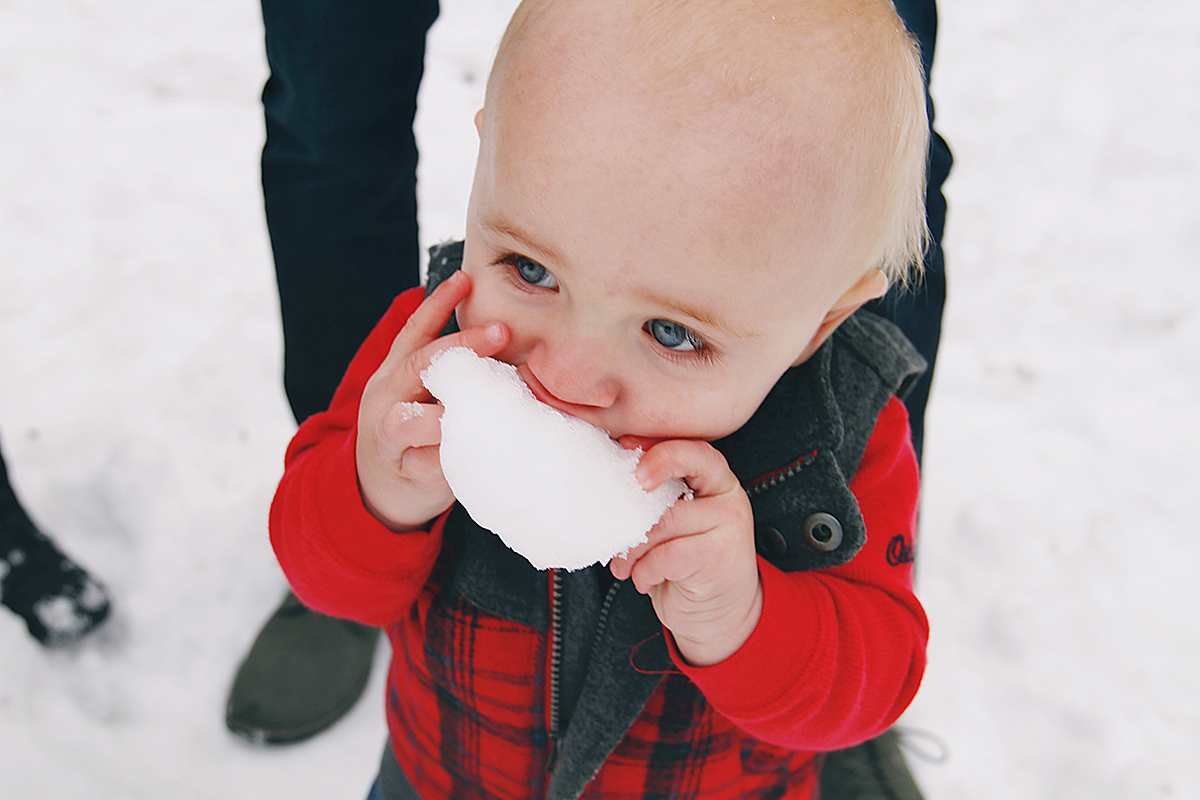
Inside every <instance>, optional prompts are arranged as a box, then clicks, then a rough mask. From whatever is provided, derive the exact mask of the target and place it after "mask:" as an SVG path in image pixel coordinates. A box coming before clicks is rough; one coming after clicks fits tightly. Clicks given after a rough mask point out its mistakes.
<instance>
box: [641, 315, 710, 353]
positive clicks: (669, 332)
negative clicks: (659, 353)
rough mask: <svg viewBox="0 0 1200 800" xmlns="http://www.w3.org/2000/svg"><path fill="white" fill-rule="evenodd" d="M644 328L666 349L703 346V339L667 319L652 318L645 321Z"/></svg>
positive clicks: (699, 348) (695, 348) (690, 348)
mask: <svg viewBox="0 0 1200 800" xmlns="http://www.w3.org/2000/svg"><path fill="white" fill-rule="evenodd" d="M645 330H646V333H648V334H650V335H651V336H653V337H654V341H656V342H658V343H659V344H660V345H662V346H663V347H665V348H667V349H668V350H678V351H687V350H703V349H704V347H705V345H704V340H703V339H701V338H700V337H699V336H697V335H696V334H694V333H692V332H691V331H689V330H688V329H687V328H685V327H683V326H682V325H680V324H679V323H677V322H671V321H670V320H669V319H652V320H650V321H649V322H647V323H646V326H645Z"/></svg>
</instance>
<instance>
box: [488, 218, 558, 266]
mask: <svg viewBox="0 0 1200 800" xmlns="http://www.w3.org/2000/svg"><path fill="white" fill-rule="evenodd" d="M480 224H481V226H482V227H483V228H485V229H487V230H489V231H491V232H493V233H497V234H499V235H501V236H503V237H505V238H506V239H511V240H512V241H513V242H515V243H516V244H518V245H520V247H521V249H523V250H526V251H528V252H529V254H530V255H533V256H537V257H538V258H540V259H543V260H546V261H549V262H550V263H552V264H554V263H559V264H561V263H562V257H561V256H559V254H558V253H557V252H556V251H555V250H554V249H552V248H550V247H546V246H544V245H540V244H537V243H536V242H535V241H534V240H533V237H531V236H530V235H529V234H527V233H526V232H525V231H523V230H521V229H520V228H519V227H517V226H516V225H514V224H513V223H511V222H509V221H508V220H506V219H503V218H490V219H484V220H482V221H481V223H480ZM522 255H524V254H522Z"/></svg>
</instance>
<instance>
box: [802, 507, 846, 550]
mask: <svg viewBox="0 0 1200 800" xmlns="http://www.w3.org/2000/svg"><path fill="white" fill-rule="evenodd" d="M804 538H805V539H806V540H807V541H808V544H809V546H811V547H812V548H813V549H814V550H820V551H821V552H822V553H828V552H831V551H833V550H837V549H838V546H839V545H841V543H842V523H840V522H838V521H837V517H835V516H833V515H832V514H825V513H823V512H822V513H817V514H813V515H812V516H810V517H809V518H808V519H806V520H804Z"/></svg>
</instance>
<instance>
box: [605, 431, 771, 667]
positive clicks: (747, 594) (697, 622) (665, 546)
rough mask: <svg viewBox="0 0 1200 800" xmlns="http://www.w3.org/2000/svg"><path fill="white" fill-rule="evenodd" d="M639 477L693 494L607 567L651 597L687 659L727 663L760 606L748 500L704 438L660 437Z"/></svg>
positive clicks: (751, 626) (650, 483) (698, 663)
mask: <svg viewBox="0 0 1200 800" xmlns="http://www.w3.org/2000/svg"><path fill="white" fill-rule="evenodd" d="M636 443H637V442H628V443H627V442H626V441H625V440H624V439H623V440H622V444H625V445H626V446H631V445H632V444H636ZM637 477H638V480H639V481H640V482H641V484H642V487H643V488H646V489H653V488H654V487H656V486H658V485H660V484H661V483H662V482H663V481H665V480H667V479H669V478H683V479H684V480H686V481H687V482H688V485H689V486H690V487H691V488H692V491H693V492H694V493H695V497H694V498H693V499H691V500H687V499H684V500H680V501H678V502H677V503H675V505H673V506H672V507H671V508H670V509H668V510H667V513H666V514H664V515H663V517H662V519H660V520H659V521H658V524H657V525H655V526H654V527H653V528H652V529H651V530H650V532H649V533H648V534H647V537H648V539H649V541H648V542H647V543H646V544H643V545H639V546H637V547H635V548H634V549H633V550H631V551H629V553H628V554H627V555H626V556H625V557H624V558H614V559H613V560H612V561H611V562H610V564H609V569H611V570H612V573H613V575H614V576H616V577H617V578H618V579H620V580H624V579H625V578H630V577H631V578H633V583H634V585H635V586H636V587H637V590H638V591H639V592H641V593H642V594H649V595H650V599H651V600H652V601H653V603H654V610H655V612H657V613H658V618H659V619H660V620H661V621H662V624H663V625H664V626H666V628H667V629H668V630H670V631H671V633H672V635H673V636H674V637H675V644H676V646H677V647H678V648H679V652H680V653H681V654H682V655H683V657H684V658H685V659H687V661H688V663H690V664H693V665H695V666H709V665H712V664H716V663H718V662H720V661H724V660H725V659H726V658H728V657H729V656H731V655H733V653H734V652H735V651H736V650H737V649H738V648H739V647H741V646H742V644H743V643H745V641H746V639H748V638H749V637H750V634H751V633H752V632H753V631H754V627H755V625H757V624H758V618H759V616H760V614H761V612H762V583H761V581H760V579H759V576H758V559H757V556H756V555H755V550H754V521H753V515H752V512H751V510H750V498H749V497H747V496H746V492H745V491H744V490H743V489H742V487H741V485H740V484H739V483H738V480H737V478H736V477H735V476H734V474H733V472H732V471H731V470H730V469H729V465H728V464H727V463H726V462H725V458H724V456H722V455H721V454H720V453H719V452H717V450H716V449H714V448H713V447H712V445H710V444H708V443H707V442H701V441H696V440H690V439H671V440H667V441H663V442H659V443H658V444H655V445H654V446H652V447H650V448H649V449H648V450H647V451H646V454H645V455H644V456H642V460H641V463H640V464H638V468H637Z"/></svg>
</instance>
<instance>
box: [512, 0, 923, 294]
mask: <svg viewBox="0 0 1200 800" xmlns="http://www.w3.org/2000/svg"><path fill="white" fill-rule="evenodd" d="M585 10H586V12H587V14H586V15H584V16H590V17H591V20H590V24H593V25H595V24H598V23H597V20H599V24H601V25H604V26H606V27H605V28H604V30H608V31H611V30H613V29H615V28H620V33H621V39H622V41H623V43H624V44H623V49H624V52H625V53H626V54H627V55H628V60H629V61H631V62H639V61H640V62H642V63H643V64H644V67H643V68H642V69H641V70H640V71H639V73H638V74H639V76H640V77H641V78H642V79H643V80H644V83H643V86H642V87H641V88H644V89H648V90H650V91H654V92H659V93H661V94H663V95H664V96H665V97H667V98H669V99H670V101H671V102H669V103H664V106H663V109H662V110H663V113H676V114H679V115H681V116H687V115H688V114H692V113H694V112H696V111H704V110H708V109H710V108H718V107H720V106H721V105H722V104H729V103H730V102H737V103H741V104H744V105H746V106H748V107H752V108H753V109H754V112H755V113H758V114H759V116H761V117H762V118H763V121H764V123H766V125H767V126H775V127H774V128H772V130H775V131H780V130H782V131H786V132H787V135H789V136H791V137H792V138H793V139H794V142H793V143H792V145H791V149H794V150H796V151H797V153H803V152H804V151H805V150H806V149H810V148H813V147H817V148H820V149H821V150H822V152H828V153H830V154H831V157H832V160H833V165H834V169H835V171H836V179H837V180H839V182H842V183H845V184H846V185H851V184H853V185H855V186H857V187H859V188H858V191H857V194H855V195H854V196H853V197H847V198H846V203H847V204H848V209H847V213H849V214H852V215H853V216H854V217H855V219H854V220H852V221H853V223H854V224H853V228H854V230H855V231H857V232H859V233H860V234H863V235H861V236H860V237H858V238H857V239H856V243H855V244H854V245H853V248H852V249H853V256H852V258H853V262H854V265H853V266H854V267H855V268H856V269H861V271H862V273H864V274H865V273H866V272H867V271H869V270H871V269H879V270H881V271H883V273H884V274H885V275H886V276H887V278H888V280H889V282H890V283H893V284H898V285H902V286H904V285H908V284H910V283H912V282H913V280H914V278H916V277H917V276H919V275H920V272H921V268H922V263H923V255H924V251H925V246H926V242H927V239H928V229H927V227H926V222H925V169H926V158H927V150H928V144H929V123H928V119H927V117H926V104H925V89H924V75H923V70H922V65H921V57H920V52H919V48H918V46H917V44H916V42H915V41H914V40H913V38H912V37H911V36H910V35H909V33H908V31H907V29H906V28H905V26H904V23H903V21H902V20H901V19H900V17H899V16H898V15H897V13H896V11H895V7H894V6H893V4H892V2H891V0H626V2H621V0H523V2H522V3H521V5H520V6H519V7H518V8H517V10H516V12H515V14H514V15H513V18H512V20H511V21H510V23H509V26H508V28H507V29H506V31H505V33H504V36H503V38H502V39H501V42H500V46H499V48H498V51H497V56H496V65H497V66H500V65H501V63H502V62H503V60H504V59H505V58H506V56H507V54H508V52H509V50H510V49H511V48H513V47H518V46H520V41H519V40H520V38H521V36H522V35H523V34H525V33H529V35H532V36H538V35H541V30H540V28H541V25H540V23H541V22H542V20H543V18H546V19H549V18H554V19H558V20H560V21H561V24H563V25H565V26H567V27H568V28H570V27H571V26H572V22H573V21H575V20H580V19H581V16H580V15H581V14H582V12H583V11H585ZM583 24H584V23H582V22H581V25H583ZM531 29H533V30H531ZM578 44H579V45H580V46H585V45H586V37H583V38H581V40H580V42H579V43H578ZM495 72H496V70H495V69H494V70H493V74H495ZM489 86H490V84H489ZM489 93H490V90H489ZM673 106H674V108H672V107H673ZM805 127H808V128H811V130H810V131H809V132H808V133H805V132H804V131H803V130H802V129H803V128H805ZM847 177H849V178H853V179H856V180H853V181H849V180H846V178H847ZM796 188H797V191H801V190H802V189H803V186H802V182H801V181H799V180H798V181H797V183H796ZM865 232H870V233H865Z"/></svg>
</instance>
